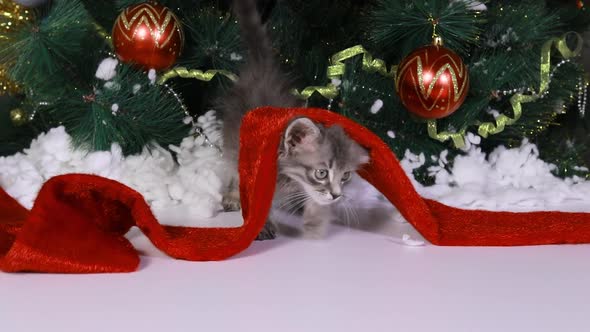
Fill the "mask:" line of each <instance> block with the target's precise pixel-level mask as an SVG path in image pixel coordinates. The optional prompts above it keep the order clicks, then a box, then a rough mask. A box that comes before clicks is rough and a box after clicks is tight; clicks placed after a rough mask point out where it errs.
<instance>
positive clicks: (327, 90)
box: [291, 84, 338, 100]
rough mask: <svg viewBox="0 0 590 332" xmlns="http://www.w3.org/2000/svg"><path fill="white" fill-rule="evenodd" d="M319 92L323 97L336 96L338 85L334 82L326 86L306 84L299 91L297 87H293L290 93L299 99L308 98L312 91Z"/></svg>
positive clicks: (330, 97) (331, 97)
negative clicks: (306, 85)
mask: <svg viewBox="0 0 590 332" xmlns="http://www.w3.org/2000/svg"><path fill="white" fill-rule="evenodd" d="M316 92H317V93H319V94H320V95H322V96H323V97H324V98H328V99H333V98H336V96H338V87H336V86H335V85H334V84H328V85H326V86H308V87H306V88H304V89H303V90H301V92H299V91H298V90H297V89H293V90H292V91H291V93H293V94H294V95H295V96H296V97H299V98H301V99H305V100H307V99H309V98H310V97H311V95H313V94H314V93H316Z"/></svg>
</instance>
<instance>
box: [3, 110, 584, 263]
mask: <svg viewBox="0 0 590 332" xmlns="http://www.w3.org/2000/svg"><path fill="white" fill-rule="evenodd" d="M300 116H306V117H309V118H311V119H313V120H314V121H317V122H320V123H322V124H324V125H326V126H331V125H334V124H338V125H340V126H342V127H343V128H344V129H345V130H346V132H347V133H348V134H349V135H350V137H352V138H353V139H354V140H356V141H357V142H358V143H359V144H361V145H362V146H364V147H366V148H367V149H368V150H369V151H370V155H371V162H370V164H368V165H366V166H365V167H364V168H363V169H362V170H361V171H360V172H359V174H360V175H361V176H362V177H364V178H365V179H366V180H367V181H369V182H370V183H372V184H373V185H374V186H375V187H376V188H377V189H378V190H379V191H381V192H382V193H383V194H384V195H385V196H386V197H387V198H388V199H389V200H390V201H391V202H392V203H393V204H394V205H395V206H396V207H397V208H398V209H399V211H400V212H401V213H402V215H403V216H404V217H405V218H406V219H407V220H408V222H410V223H411V224H412V225H413V226H414V227H416V229H417V230H418V231H419V232H420V233H421V234H422V235H423V236H424V237H425V238H426V239H427V240H428V241H430V242H431V243H434V244H437V245H462V246H513V245H537V244H557V243H588V242H590V214H588V213H566V212H527V213H512V212H489V211H479V210H461V209H457V208H452V207H449V206H446V205H443V204H441V203H438V202H436V201H432V200H427V199H423V198H422V197H420V196H419V195H418V193H417V192H416V191H415V190H414V188H413V186H412V184H411V183H410V180H409V179H408V178H407V176H406V175H405V173H404V171H403V170H402V168H401V166H400V164H399V162H398V160H397V159H396V157H395V155H394V154H393V153H392V152H391V150H390V149H389V148H388V147H387V145H386V144H385V143H384V142H383V141H381V140H380V139H379V138H378V137H377V136H376V135H375V134H373V133H372V132H370V131H369V130H368V129H366V128H364V127H362V126H361V125H359V124H357V123H355V122H353V121H351V120H349V119H347V118H345V117H343V116H340V115H338V114H335V113H332V112H329V111H326V110H322V109H280V108H272V107H264V108H260V109H257V110H254V111H251V112H250V113H249V114H248V115H247V116H246V117H245V118H244V120H243V123H242V131H241V137H240V141H241V147H240V161H239V171H240V191H241V199H242V214H243V216H244V224H243V226H241V227H235V228H190V227H172V226H162V225H160V224H159V223H158V222H157V220H156V219H155V218H154V216H153V214H152V213H151V211H150V209H149V206H148V205H147V204H146V202H145V200H144V199H143V197H142V196H141V195H140V194H139V193H137V192H135V191H134V190H132V189H130V188H128V187H126V186H124V185H122V184H121V183H118V182H116V181H112V180H108V179H105V178H101V177H98V176H94V175H82V174H68V175H62V176H56V177H54V178H51V179H50V180H48V181H47V182H46V183H45V184H44V186H43V188H42V189H41V191H40V192H39V195H38V197H37V200H36V201H35V204H34V206H33V208H32V210H31V211H28V210H26V209H25V208H23V207H22V206H20V205H19V204H18V203H17V202H16V201H15V200H14V199H13V198H12V197H10V196H9V195H7V194H6V193H5V192H4V191H2V190H0V269H1V270H3V271H7V272H16V271H35V272H59V273H97V272H127V271H134V270H135V269H137V266H138V264H139V258H138V255H137V253H136V251H135V250H134V248H133V247H132V246H131V244H130V243H129V242H128V241H127V240H126V239H125V238H124V234H125V233H126V232H127V231H128V230H129V228H130V227H132V226H138V227H139V228H140V229H141V230H142V232H143V233H144V234H145V235H146V236H147V237H148V238H149V239H150V240H151V241H152V242H153V243H154V245H155V246H156V247H158V248H159V249H160V250H162V251H163V252H165V253H167V254H168V255H170V256H172V257H175V258H180V259H186V260H195V261H203V260H222V259H225V258H228V257H230V256H232V255H235V254H237V253H239V252H241V251H243V250H245V249H246V248H247V247H248V246H249V245H250V244H251V243H252V241H254V239H255V237H256V235H257V234H258V232H259V231H260V230H261V229H262V227H263V225H264V222H265V220H266V217H267V215H268V212H269V210H270V206H271V200H272V196H273V194H274V188H275V186H274V182H275V179H276V174H277V152H278V146H279V144H280V141H281V135H282V133H283V132H284V130H285V128H286V126H287V124H288V123H289V121H290V120H292V119H293V118H295V117H300Z"/></svg>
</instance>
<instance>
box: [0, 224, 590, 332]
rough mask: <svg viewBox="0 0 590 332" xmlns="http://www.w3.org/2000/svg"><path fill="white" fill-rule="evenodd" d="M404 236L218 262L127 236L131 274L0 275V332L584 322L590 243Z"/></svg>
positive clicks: (258, 246) (313, 244)
mask: <svg viewBox="0 0 590 332" xmlns="http://www.w3.org/2000/svg"><path fill="white" fill-rule="evenodd" d="M412 232H413V230H412V229H411V227H410V226H409V225H408V224H400V223H398V222H394V221H391V222H388V223H385V224H384V226H383V225H382V226H380V227H377V228H374V229H373V230H372V231H368V230H366V229H365V230H355V229H348V228H344V227H339V226H335V227H333V228H332V232H331V233H330V235H329V236H328V238H327V239H325V240H321V241H309V240H303V239H300V238H297V237H293V236H282V237H281V238H279V239H277V240H273V241H265V242H256V243H254V244H253V245H252V246H251V247H250V248H249V249H248V250H247V251H245V252H243V253H242V254H240V255H238V256H237V257H234V258H232V259H229V260H227V261H222V262H186V261H179V260H174V259H171V258H167V257H165V256H163V255H162V254H160V253H156V252H154V250H153V248H149V246H147V245H146V241H144V240H142V239H138V238H135V239H134V243H135V244H136V246H138V247H139V248H142V250H143V252H144V253H146V254H147V255H149V256H143V257H142V265H141V269H140V270H139V271H138V272H135V273H129V274H110V275H109V274H103V275H52V274H6V273H0V326H1V328H0V330H1V331H7V332H20V331H44V332H48V331H59V332H67V331H76V332H95V331H96V332H98V331H109V332H114V331H138V332H151V331H154V332H164V331H166V332H172V331H208V332H209V331H259V332H263V331H284V332H287V331H303V332H306V331H338V332H346V331H355V332H357V331H367V332H373V331H412V332H416V331H438V332H440V331H449V332H451V331H452V332H460V331H469V332H474V331H478V332H486V331H490V332H492V331H493V332H499V331H502V332H506V331H531V332H543V331H548V332H549V331H552V332H556V331H558V332H561V331H588V330H590V260H589V257H590V245H576V246H571V245H568V246H536V247H513V248H466V247H463V248H461V247H436V246H432V245H426V246H421V247H409V246H404V245H402V244H399V243H396V241H392V239H399V238H400V237H401V235H403V234H405V233H411V234H412V236H413V237H417V236H416V234H415V233H412ZM131 237H132V238H134V237H135V235H132V236H131ZM398 242H399V241H398Z"/></svg>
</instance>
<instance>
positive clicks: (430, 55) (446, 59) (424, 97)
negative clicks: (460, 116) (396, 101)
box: [395, 41, 469, 120]
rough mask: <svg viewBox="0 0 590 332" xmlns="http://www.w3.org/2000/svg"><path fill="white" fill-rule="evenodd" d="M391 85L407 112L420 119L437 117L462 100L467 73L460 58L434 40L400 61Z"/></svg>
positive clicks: (458, 104)
mask: <svg viewBox="0 0 590 332" xmlns="http://www.w3.org/2000/svg"><path fill="white" fill-rule="evenodd" d="M395 88H396V91H397V93H398V95H399V97H400V99H401V101H402V103H403V104H404V106H405V107H406V108H407V109H408V111H410V112H412V113H414V114H416V115H417V116H419V117H421V118H424V119H429V120H430V119H440V118H444V117H446V116H449V115H450V114H452V113H453V112H455V111H456V110H457V109H458V108H459V107H460V106H461V104H463V101H465V97H466V96H467V91H468V90H469V74H468V72H467V68H466V67H465V64H464V63H463V60H462V59H461V57H459V56H458V55H457V54H456V53H455V52H453V51H451V50H449V49H448V48H445V47H443V46H442V43H441V42H440V41H438V42H437V43H436V44H433V45H427V46H423V47H420V48H418V49H416V50H415V51H414V52H412V53H411V54H410V55H408V56H407V57H405V58H404V59H403V60H402V62H401V63H400V64H399V66H398V70H397V74H396V79H395Z"/></svg>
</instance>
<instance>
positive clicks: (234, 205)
mask: <svg viewBox="0 0 590 332" xmlns="http://www.w3.org/2000/svg"><path fill="white" fill-rule="evenodd" d="M221 205H222V206H223V211H226V212H228V211H238V210H239V209H241V208H242V206H241V204H240V195H239V194H238V193H235V192H230V193H228V194H226V195H225V196H223V200H222V201H221Z"/></svg>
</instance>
